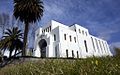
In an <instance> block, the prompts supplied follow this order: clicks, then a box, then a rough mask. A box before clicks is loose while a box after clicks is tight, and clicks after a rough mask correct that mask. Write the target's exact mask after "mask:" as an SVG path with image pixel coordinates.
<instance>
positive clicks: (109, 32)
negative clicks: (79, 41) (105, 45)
mask: <svg viewBox="0 0 120 75" xmlns="http://www.w3.org/2000/svg"><path fill="white" fill-rule="evenodd" d="M116 32H118V30H109V29H106V30H104V31H101V32H98V37H99V38H102V39H104V40H107V41H108V40H110V39H111V36H112V34H114V33H116Z"/></svg>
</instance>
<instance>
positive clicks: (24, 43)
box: [22, 22, 29, 56]
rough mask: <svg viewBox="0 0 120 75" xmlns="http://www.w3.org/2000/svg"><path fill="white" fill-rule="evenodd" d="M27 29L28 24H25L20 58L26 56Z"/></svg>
mask: <svg viewBox="0 0 120 75" xmlns="http://www.w3.org/2000/svg"><path fill="white" fill-rule="evenodd" d="M28 29H29V23H28V22H25V29H24V38H23V51H22V56H26V47H27V36H28V31H29V30H28Z"/></svg>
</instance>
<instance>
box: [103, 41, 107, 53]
mask: <svg viewBox="0 0 120 75" xmlns="http://www.w3.org/2000/svg"><path fill="white" fill-rule="evenodd" d="M102 45H103V48H104V51H105V53H107V52H106V50H105V45H104V43H103V41H102Z"/></svg>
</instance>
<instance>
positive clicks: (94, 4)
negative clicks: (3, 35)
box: [0, 0, 120, 47]
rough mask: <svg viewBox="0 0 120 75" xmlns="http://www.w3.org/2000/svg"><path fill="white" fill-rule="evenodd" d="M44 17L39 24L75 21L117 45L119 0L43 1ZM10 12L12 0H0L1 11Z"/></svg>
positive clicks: (119, 39)
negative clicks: (54, 21)
mask: <svg viewBox="0 0 120 75" xmlns="http://www.w3.org/2000/svg"><path fill="white" fill-rule="evenodd" d="M43 1H44V7H45V9H44V10H45V11H44V16H43V17H42V19H41V21H40V22H39V25H45V24H46V23H47V22H49V21H50V20H52V19H53V20H56V21H59V22H61V23H63V24H66V25H68V26H69V25H71V24H74V23H77V24H79V25H81V26H83V27H86V28H88V29H89V32H90V33H91V34H92V35H95V36H97V37H100V38H102V39H104V40H107V41H108V43H109V45H110V46H117V47H120V0H43ZM2 12H5V13H9V14H12V13H13V0H0V13H2Z"/></svg>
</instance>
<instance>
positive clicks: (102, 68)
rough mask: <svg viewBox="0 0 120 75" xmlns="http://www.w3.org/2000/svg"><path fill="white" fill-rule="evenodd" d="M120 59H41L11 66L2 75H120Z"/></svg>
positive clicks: (0, 71)
mask: <svg viewBox="0 0 120 75" xmlns="http://www.w3.org/2000/svg"><path fill="white" fill-rule="evenodd" d="M119 74H120V57H103V58H87V59H40V60H38V61H31V62H24V63H22V64H17V65H9V66H6V67H4V68H2V69H1V70H0V75H119Z"/></svg>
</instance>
